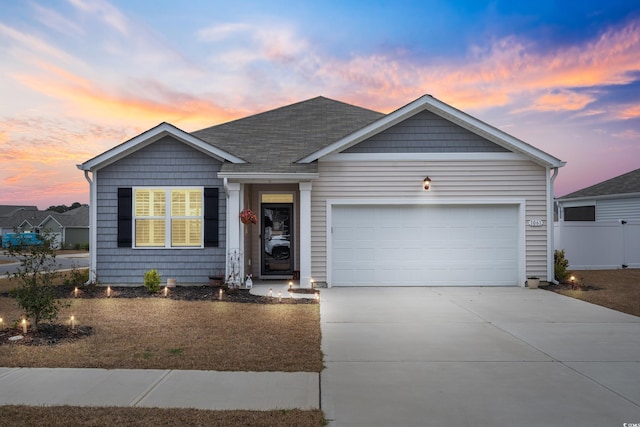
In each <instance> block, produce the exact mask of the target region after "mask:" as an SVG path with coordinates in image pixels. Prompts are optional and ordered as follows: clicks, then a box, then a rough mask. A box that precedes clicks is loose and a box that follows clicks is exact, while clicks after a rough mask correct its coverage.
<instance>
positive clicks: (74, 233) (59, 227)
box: [39, 206, 89, 249]
mask: <svg viewBox="0 0 640 427" xmlns="http://www.w3.org/2000/svg"><path fill="white" fill-rule="evenodd" d="M39 228H40V229H41V230H49V232H51V233H53V236H54V238H55V242H56V244H57V247H61V248H66V249H73V248H77V247H84V246H86V245H88V244H89V206H80V207H79V208H76V209H72V210H70V211H66V212H63V213H56V212H50V214H49V216H47V217H46V218H45V219H44V220H43V221H42V222H41V223H40V227H39Z"/></svg>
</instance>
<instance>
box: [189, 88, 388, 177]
mask: <svg viewBox="0 0 640 427" xmlns="http://www.w3.org/2000/svg"><path fill="white" fill-rule="evenodd" d="M383 116H384V114H382V113H379V112H376V111H372V110H368V109H365V108H361V107H357V106H354V105H349V104H346V103H344V102H340V101H335V100H332V99H328V98H324V97H321V96H319V97H316V98H312V99H309V100H306V101H302V102H298V103H295V104H291V105H287V106H285V107H281V108H276V109H275V110H270V111H266V112H264V113H260V114H256V115H253V116H249V117H246V118H243V119H239V120H234V121H232V122H228V123H224V124H221V125H217V126H212V127H209V128H206V129H201V130H199V131H195V132H192V135H193V136H195V137H197V138H200V139H202V140H203V141H205V142H207V143H209V144H211V145H214V146H216V147H218V148H220V149H222V150H225V151H227V152H229V153H234V154H235V155H236V156H238V157H240V158H242V159H243V160H246V161H247V163H245V164H232V163H228V162H227V163H225V164H224V165H223V167H222V171H223V172H247V173H260V172H265V173H309V172H311V173H312V172H316V171H317V165H316V164H315V163H313V164H297V163H295V162H296V161H297V160H300V159H301V158H303V157H305V156H306V155H308V154H311V153H313V152H315V151H317V150H319V149H321V148H324V147H325V146H327V145H329V144H331V143H333V142H335V141H337V140H338V139H340V138H342V137H344V136H347V135H349V134H351V133H353V132H355V131H356V130H358V129H360V128H362V127H364V126H366V125H368V124H370V123H372V122H374V121H376V120H378V119H380V118H381V117H383Z"/></svg>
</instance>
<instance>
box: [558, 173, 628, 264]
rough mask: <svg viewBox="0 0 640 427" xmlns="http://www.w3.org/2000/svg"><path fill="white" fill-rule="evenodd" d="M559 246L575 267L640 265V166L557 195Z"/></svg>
mask: <svg viewBox="0 0 640 427" xmlns="http://www.w3.org/2000/svg"><path fill="white" fill-rule="evenodd" d="M556 207H557V212H558V221H557V222H556V224H555V227H556V230H555V242H554V247H555V249H564V250H565V254H566V258H567V259H568V260H569V267H570V268H573V269H615V268H626V267H634V268H638V267H640V169H636V170H634V171H631V172H628V173H625V174H623V175H620V176H617V177H615V178H612V179H609V180H607V181H603V182H601V183H599V184H595V185H592V186H590V187H587V188H584V189H582V190H578V191H576V192H573V193H571V194H567V195H566V196H563V197H559V198H557V199H556Z"/></svg>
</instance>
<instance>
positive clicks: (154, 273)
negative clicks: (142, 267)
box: [144, 269, 161, 294]
mask: <svg viewBox="0 0 640 427" xmlns="http://www.w3.org/2000/svg"><path fill="white" fill-rule="evenodd" d="M160 282H161V278H160V273H158V270H156V269H153V270H149V271H147V272H146V273H144V287H145V288H147V290H148V291H149V293H150V294H155V293H156V292H158V291H159V290H160Z"/></svg>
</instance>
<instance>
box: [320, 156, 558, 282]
mask: <svg viewBox="0 0 640 427" xmlns="http://www.w3.org/2000/svg"><path fill="white" fill-rule="evenodd" d="M319 171H320V178H319V179H318V180H317V181H314V183H313V191H312V200H311V204H312V205H311V212H312V213H311V241H312V248H311V266H312V276H313V278H314V279H315V280H317V281H320V282H322V281H326V280H327V247H326V245H327V236H326V220H327V212H326V210H327V209H326V201H327V200H328V199H382V200H390V201H393V200H394V199H395V200H398V201H399V203H407V201H411V200H423V199H425V200H426V199H428V200H442V201H443V202H446V201H447V200H455V201H456V202H457V201H464V200H465V199H469V200H471V199H473V200H478V199H482V198H487V199H492V198H493V199H496V198H500V199H504V198H509V199H522V200H525V201H526V208H525V221H528V220H530V219H542V220H543V221H544V226H542V227H526V231H525V239H526V247H525V251H526V253H525V258H526V260H525V262H526V266H525V270H526V274H527V275H537V276H539V277H542V278H545V277H546V276H547V224H548V221H547V210H546V201H547V194H546V170H545V168H543V167H541V166H539V165H536V164H535V163H533V162H529V161H524V160H509V161H480V160H478V161H403V162H400V161H357V162H355V161H354V162H344V161H343V162H320V163H319ZM426 175H429V177H430V178H431V179H432V187H431V190H430V191H429V192H424V191H423V190H422V180H423V179H424V177H425V176H426Z"/></svg>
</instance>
